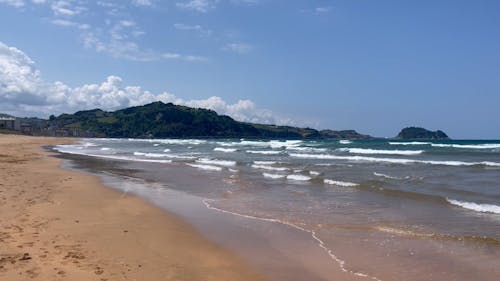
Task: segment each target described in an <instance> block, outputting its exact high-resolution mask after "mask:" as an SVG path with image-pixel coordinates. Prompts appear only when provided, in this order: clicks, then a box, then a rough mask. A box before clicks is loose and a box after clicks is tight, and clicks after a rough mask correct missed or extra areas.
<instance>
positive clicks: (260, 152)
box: [247, 150, 282, 155]
mask: <svg viewBox="0 0 500 281" xmlns="http://www.w3.org/2000/svg"><path fill="white" fill-rule="evenodd" d="M247 153H251V154H264V155H277V154H281V153H282V152H281V151H276V150H247Z"/></svg>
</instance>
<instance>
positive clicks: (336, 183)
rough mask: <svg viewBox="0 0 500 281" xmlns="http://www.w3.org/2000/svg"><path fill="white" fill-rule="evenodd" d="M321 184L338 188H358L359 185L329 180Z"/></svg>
mask: <svg viewBox="0 0 500 281" xmlns="http://www.w3.org/2000/svg"><path fill="white" fill-rule="evenodd" d="M323 182H324V183H325V184H330V185H338V186H344V187H352V186H358V185H359V184H357V183H353V182H347V181H336V180H330V179H324V180H323Z"/></svg>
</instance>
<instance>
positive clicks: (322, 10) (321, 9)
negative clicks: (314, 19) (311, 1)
mask: <svg viewBox="0 0 500 281" xmlns="http://www.w3.org/2000/svg"><path fill="white" fill-rule="evenodd" d="M331 10H332V7H330V6H324V7H316V8H314V12H316V13H317V14H322V13H328V12H330V11H331Z"/></svg>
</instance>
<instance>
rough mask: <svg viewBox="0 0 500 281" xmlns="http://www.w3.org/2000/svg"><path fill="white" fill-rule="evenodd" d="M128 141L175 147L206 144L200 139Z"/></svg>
mask: <svg viewBox="0 0 500 281" xmlns="http://www.w3.org/2000/svg"><path fill="white" fill-rule="evenodd" d="M128 141H134V142H150V143H163V144H177V145H186V144H189V145H199V144H204V143H207V141H206V140H200V139H131V138H129V139H128Z"/></svg>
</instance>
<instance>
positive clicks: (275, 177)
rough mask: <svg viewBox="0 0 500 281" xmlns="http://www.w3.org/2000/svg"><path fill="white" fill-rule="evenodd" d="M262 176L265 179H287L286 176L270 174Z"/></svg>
mask: <svg viewBox="0 0 500 281" xmlns="http://www.w3.org/2000/svg"><path fill="white" fill-rule="evenodd" d="M262 175H263V176H264V177H265V178H271V179H282V178H284V177H286V175H280V174H270V173H263V174H262Z"/></svg>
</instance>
